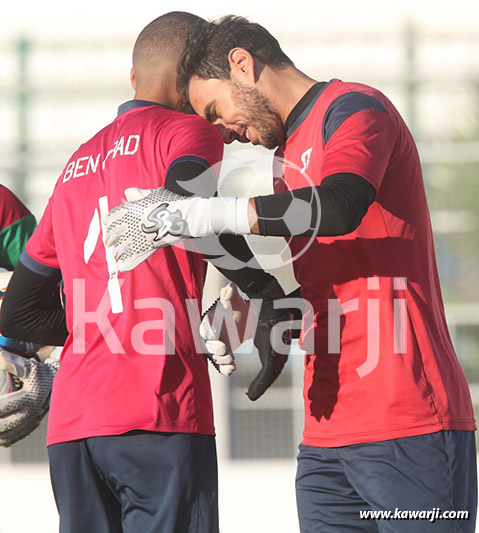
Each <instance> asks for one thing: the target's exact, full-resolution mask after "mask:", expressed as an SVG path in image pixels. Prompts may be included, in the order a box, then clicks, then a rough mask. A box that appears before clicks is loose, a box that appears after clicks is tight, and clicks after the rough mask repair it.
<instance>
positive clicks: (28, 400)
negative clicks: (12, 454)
mask: <svg viewBox="0 0 479 533" xmlns="http://www.w3.org/2000/svg"><path fill="white" fill-rule="evenodd" d="M59 364H60V363H59V361H58V360H55V359H52V358H49V359H47V360H46V361H45V362H44V363H39V362H38V361H36V360H35V359H33V358H30V359H26V358H25V357H22V356H21V355H16V354H13V353H10V352H7V351H5V350H1V351H0V370H5V371H7V372H9V373H10V374H12V376H14V378H16V379H17V380H18V381H19V383H20V385H21V388H20V389H19V390H16V391H15V392H11V393H8V394H2V395H0V446H5V447H9V446H11V445H12V444H15V443H16V442H17V441H19V440H21V439H23V438H25V437H27V436H28V435H30V433H31V432H32V431H33V430H34V429H36V428H37V426H38V425H39V424H40V422H41V420H42V418H43V417H44V416H45V414H46V413H47V412H48V409H49V406H50V395H51V391H52V383H53V378H54V377H55V375H56V373H57V370H58V367H59Z"/></svg>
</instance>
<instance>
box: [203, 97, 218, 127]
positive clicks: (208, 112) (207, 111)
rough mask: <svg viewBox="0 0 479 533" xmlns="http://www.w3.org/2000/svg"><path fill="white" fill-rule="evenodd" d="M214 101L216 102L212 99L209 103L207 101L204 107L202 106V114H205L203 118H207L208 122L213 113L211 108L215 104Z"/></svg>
mask: <svg viewBox="0 0 479 533" xmlns="http://www.w3.org/2000/svg"><path fill="white" fill-rule="evenodd" d="M215 103H216V102H215V101H214V100H212V101H211V102H210V103H208V104H206V105H205V108H204V110H203V113H204V115H205V118H206V120H207V121H208V122H211V117H212V115H213V112H212V109H213V107H214V106H215Z"/></svg>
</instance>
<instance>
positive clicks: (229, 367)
mask: <svg viewBox="0 0 479 533" xmlns="http://www.w3.org/2000/svg"><path fill="white" fill-rule="evenodd" d="M249 311H250V304H249V301H245V300H243V298H242V296H241V295H240V294H239V292H238V289H237V287H236V285H235V284H234V283H230V284H228V285H226V287H223V288H222V289H221V290H220V297H219V298H218V299H217V300H216V301H215V302H214V303H213V305H212V306H211V307H210V308H209V309H208V310H207V311H206V312H205V313H204V315H203V318H202V320H201V324H200V329H199V332H200V335H201V337H202V338H203V339H204V341H205V345H206V349H207V350H208V353H207V357H208V358H209V359H210V360H211V362H212V363H213V365H214V366H215V368H216V369H217V370H218V372H220V373H221V374H223V375H224V376H230V375H231V374H232V373H233V372H234V371H235V370H236V364H235V360H234V351H235V350H236V349H237V348H238V347H239V346H240V345H241V344H242V343H243V342H245V341H246V340H248V339H250V338H252V337H253V334H254V325H253V323H252V322H253V321H252V320H251V318H252V317H251V316H250V312H249Z"/></svg>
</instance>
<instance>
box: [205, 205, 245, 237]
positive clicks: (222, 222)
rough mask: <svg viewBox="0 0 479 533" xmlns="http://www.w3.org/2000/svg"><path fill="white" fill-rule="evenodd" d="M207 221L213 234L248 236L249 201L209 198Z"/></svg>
mask: <svg viewBox="0 0 479 533" xmlns="http://www.w3.org/2000/svg"><path fill="white" fill-rule="evenodd" d="M208 202H209V221H210V226H211V231H212V232H213V233H215V234H220V233H230V234H233V235H249V234H250V233H251V226H250V222H249V199H248V198H236V197H224V198H223V197H222V198H209V199H208Z"/></svg>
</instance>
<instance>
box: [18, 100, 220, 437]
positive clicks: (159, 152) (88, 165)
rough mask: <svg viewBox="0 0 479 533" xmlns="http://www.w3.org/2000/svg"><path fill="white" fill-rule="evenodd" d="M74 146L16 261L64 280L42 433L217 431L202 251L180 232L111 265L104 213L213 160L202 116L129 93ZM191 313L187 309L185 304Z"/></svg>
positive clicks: (213, 135) (214, 148) (213, 133)
mask: <svg viewBox="0 0 479 533" xmlns="http://www.w3.org/2000/svg"><path fill="white" fill-rule="evenodd" d="M119 111H120V112H119V116H118V117H117V118H116V119H115V120H114V121H113V122H112V123H111V124H110V125H108V126H107V127H106V128H104V129H103V130H101V131H100V132H99V133H98V134H97V135H95V136H94V137H93V138H92V139H91V140H89V141H88V142H86V143H85V144H83V145H82V146H80V148H79V149H78V150H77V151H76V152H75V153H74V154H73V156H72V157H71V159H70V160H69V162H68V163H67V165H66V167H65V169H64V171H63V173H62V175H61V176H60V178H59V179H58V182H57V184H56V186H55V189H54V192H53V195H52V196H51V198H50V200H49V203H48V206H47V208H46V211H45V213H44V215H43V217H42V219H41V221H40V224H39V226H38V228H37V230H36V231H35V233H34V235H33V236H32V238H31V239H30V241H29V242H28V244H27V247H26V254H25V255H24V256H22V262H23V263H24V264H25V265H26V266H27V267H29V268H31V269H32V270H35V271H37V272H39V273H41V274H44V275H49V273H52V274H53V273H55V272H57V273H58V269H59V270H61V275H62V278H63V281H64V293H65V302H66V303H65V307H66V317H67V327H68V330H69V332H70V335H69V337H68V339H67V341H66V344H65V346H64V348H63V351H62V355H61V364H60V370H59V372H58V374H57V376H56V378H55V381H54V386H53V393H52V400H51V408H50V417H49V427H48V438H47V444H48V445H51V444H55V443H59V442H64V441H71V440H75V439H80V438H86V437H92V436H100V435H117V434H121V433H125V432H127V431H131V430H149V431H165V432H183V433H203V434H213V433H214V427H213V415H212V402H211V390H210V383H209V377H208V369H207V364H206V359H205V358H204V357H203V355H201V354H198V353H197V351H196V349H195V344H194V340H193V332H192V328H193V327H194V325H192V324H191V323H192V322H194V320H193V318H191V317H190V314H191V313H190V314H189V312H188V302H187V300H193V301H194V305H195V306H196V312H197V313H198V312H199V311H198V309H200V310H201V298H202V290H203V283H204V278H205V272H206V263H205V262H204V260H203V259H202V257H201V255H199V254H196V253H193V252H188V251H186V250H185V249H183V248H182V246H181V244H180V245H177V246H172V247H168V248H164V249H161V250H159V251H157V252H156V253H155V254H153V255H152V256H151V257H150V258H149V259H148V260H146V261H145V262H143V263H142V264H141V265H139V266H138V267H137V268H136V269H134V270H133V271H131V272H127V273H119V272H117V270H116V264H115V261H114V259H113V257H112V255H111V251H110V250H109V249H107V248H106V247H105V245H104V243H103V228H102V218H103V216H104V215H105V214H106V213H107V212H108V211H109V209H111V208H113V207H115V206H116V205H118V204H120V203H121V202H122V201H125V200H124V190H125V189H126V188H128V187H133V186H135V187H140V188H144V189H150V188H156V187H158V186H162V185H164V183H165V177H166V174H167V171H168V169H170V168H171V167H172V166H173V165H175V164H177V163H179V162H181V161H197V162H200V163H202V164H203V165H204V166H205V168H208V167H209V166H211V165H214V164H216V163H218V162H219V161H221V158H222V152H223V143H222V139H221V136H220V134H219V133H218V132H217V130H216V129H215V128H214V127H213V126H212V125H210V124H208V123H207V121H206V120H203V119H202V118H200V117H196V116H192V115H184V114H181V113H178V112H176V111H173V110H170V109H168V108H166V107H163V106H160V105H156V104H153V103H151V102H144V101H138V100H134V101H132V102H127V103H126V104H123V105H122V106H121V107H120V110H119ZM192 316H193V315H192Z"/></svg>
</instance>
